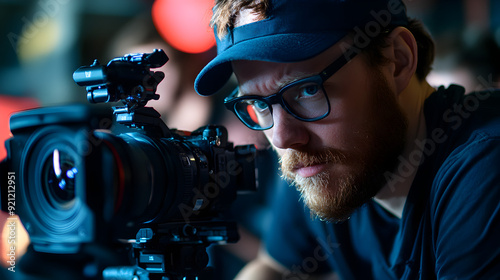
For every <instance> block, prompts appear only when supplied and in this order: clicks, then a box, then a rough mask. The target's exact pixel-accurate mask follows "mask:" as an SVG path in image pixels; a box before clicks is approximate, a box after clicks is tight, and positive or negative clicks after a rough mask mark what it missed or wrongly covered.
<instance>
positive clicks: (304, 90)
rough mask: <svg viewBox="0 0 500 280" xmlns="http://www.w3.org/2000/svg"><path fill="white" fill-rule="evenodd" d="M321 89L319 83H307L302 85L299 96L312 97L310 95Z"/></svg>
mask: <svg viewBox="0 0 500 280" xmlns="http://www.w3.org/2000/svg"><path fill="white" fill-rule="evenodd" d="M319 90H320V87H319V85H317V84H306V85H302V86H301V87H300V91H299V93H300V95H299V96H297V97H298V98H301V97H310V96H314V95H315V94H317V93H318V92H319Z"/></svg>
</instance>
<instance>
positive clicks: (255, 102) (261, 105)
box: [252, 100, 268, 111]
mask: <svg viewBox="0 0 500 280" xmlns="http://www.w3.org/2000/svg"><path fill="white" fill-rule="evenodd" d="M252 106H253V107H254V108H255V109H257V110H259V111H264V110H266V109H267V107H268V106H267V103H266V102H264V101H260V100H253V101H252Z"/></svg>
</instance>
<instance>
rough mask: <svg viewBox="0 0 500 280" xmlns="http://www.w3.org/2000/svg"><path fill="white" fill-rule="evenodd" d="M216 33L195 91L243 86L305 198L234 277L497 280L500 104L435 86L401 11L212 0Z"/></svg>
mask: <svg viewBox="0 0 500 280" xmlns="http://www.w3.org/2000/svg"><path fill="white" fill-rule="evenodd" d="M213 24H214V25H213V26H214V29H215V31H216V35H217V46H218V55H217V57H215V58H214V60H212V61H211V62H210V63H209V64H208V65H207V66H206V67H205V68H204V69H203V70H202V71H201V73H200V74H199V76H198V78H197V79H196V82H195V89H196V90H197V92H198V93H199V94H201V95H210V94H213V93H215V92H216V91H218V90H219V89H221V88H222V87H223V86H224V84H225V83H226V82H227V81H228V80H229V79H230V77H231V75H232V74H233V73H234V75H235V77H236V79H237V82H238V87H237V88H236V89H235V90H234V92H232V93H231V94H230V95H229V96H228V97H227V98H226V99H225V105H226V107H227V108H228V109H229V110H231V111H233V112H234V113H235V114H236V115H237V116H238V118H239V119H240V120H241V121H242V122H243V123H244V124H245V125H246V126H248V127H249V128H250V129H254V130H262V131H264V133H265V135H266V136H267V138H268V140H269V142H270V143H271V145H272V147H273V148H274V149H275V150H276V152H277V153H278V155H279V156H280V163H281V171H282V173H283V177H285V178H286V179H287V180H288V181H290V182H291V183H292V184H293V185H295V186H296V189H297V190H298V192H296V191H295V190H293V189H291V188H285V189H281V190H280V192H279V194H278V196H277V197H276V203H275V207H274V210H275V212H274V215H275V220H274V222H273V225H272V228H271V229H269V230H268V234H267V236H266V237H265V240H264V241H265V242H264V243H265V247H264V248H263V250H262V253H261V254H260V256H259V257H258V259H256V260H255V261H253V262H252V263H250V264H249V265H247V267H246V268H245V269H244V270H243V271H242V272H241V273H240V275H239V279H312V278H313V277H315V279H316V278H325V279H332V278H334V277H340V278H341V279H462V278H464V279H495V278H500V246H499V245H500V244H499V241H498V236H500V206H499V205H500V203H499V201H500V169H499V168H498V166H500V165H499V163H500V113H498V112H499V111H500V110H498V108H500V107H499V106H500V95H499V94H498V92H496V91H494V90H488V91H483V92H476V93H471V94H467V95H465V94H464V89H463V88H462V87H460V86H456V85H453V86H450V87H448V88H444V87H440V88H437V89H436V88H433V87H431V86H430V85H429V83H428V82H427V81H426V76H427V75H428V74H429V72H430V70H431V64H432V61H433V58H434V43H433V41H432V39H431V37H430V36H429V34H428V33H427V32H426V31H425V29H424V27H423V26H422V24H421V23H420V22H419V21H418V20H415V19H409V18H408V17H407V15H406V8H405V5H404V4H403V3H402V2H401V1H400V0H344V1H338V0H308V1H301V0H287V1H285V0H254V1H252V0H219V1H217V4H216V6H215V7H214V15H213ZM303 205H305V206H307V209H308V210H305V208H304V207H303ZM310 214H312V216H311V215H310Z"/></svg>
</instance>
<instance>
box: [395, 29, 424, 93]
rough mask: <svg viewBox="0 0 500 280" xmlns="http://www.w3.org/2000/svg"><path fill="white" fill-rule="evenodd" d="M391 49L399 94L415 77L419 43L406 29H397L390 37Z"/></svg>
mask: <svg viewBox="0 0 500 280" xmlns="http://www.w3.org/2000/svg"><path fill="white" fill-rule="evenodd" d="M388 43H389V44H390V46H391V48H389V49H390V53H389V54H388V55H389V58H390V60H391V61H392V62H393V63H394V72H393V73H392V74H393V78H394V82H395V85H396V90H397V92H398V93H400V92H401V91H403V90H404V89H405V88H406V87H407V86H408V84H409V83H410V80H411V78H412V77H413V75H415V71H416V70H417V62H418V49H417V41H416V40H415V37H413V34H412V33H411V32H410V31H409V30H408V29H406V28H404V27H396V28H395V29H394V30H393V31H392V32H391V33H390V34H389V36H388Z"/></svg>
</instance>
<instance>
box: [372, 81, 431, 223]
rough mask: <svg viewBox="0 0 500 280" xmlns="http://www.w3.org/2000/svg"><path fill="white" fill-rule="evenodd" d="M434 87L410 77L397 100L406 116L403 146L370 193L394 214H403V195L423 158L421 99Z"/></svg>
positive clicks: (423, 127)
mask: <svg viewBox="0 0 500 280" xmlns="http://www.w3.org/2000/svg"><path fill="white" fill-rule="evenodd" d="M434 91H435V89H434V88H432V87H431V86H430V85H429V84H428V83H427V82H425V81H424V82H421V81H419V80H418V79H417V78H416V77H413V79H412V81H411V82H410V85H409V86H408V88H407V89H406V90H405V91H404V92H402V93H401V94H400V96H399V104H400V106H401V108H402V110H403V111H404V113H405V114H406V116H407V118H408V133H407V139H406V146H405V149H404V151H403V153H402V154H401V155H400V156H399V158H398V166H397V168H396V169H395V170H394V171H393V172H390V173H387V174H385V177H386V178H387V179H388V181H387V184H386V185H385V186H384V187H383V188H382V189H381V190H380V191H379V192H378V193H377V195H376V196H375V197H374V200H375V201H376V202H377V203H378V204H380V205H381V206H382V207H384V208H385V209H386V210H387V211H389V212H390V213H392V214H393V215H394V216H396V217H398V218H401V217H402V215H403V209H404V205H405V203H406V197H407V196H408V192H409V191H410V188H411V185H412V183H413V180H414V179H415V175H416V174H417V170H418V167H419V166H420V163H421V160H422V158H423V155H422V153H423V151H422V148H421V146H422V145H417V143H422V142H423V141H425V139H426V137H427V133H426V125H425V116H424V111H423V110H424V102H425V99H427V97H429V96H430V95H431V94H432V92H434ZM419 141H420V142H419Z"/></svg>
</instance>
